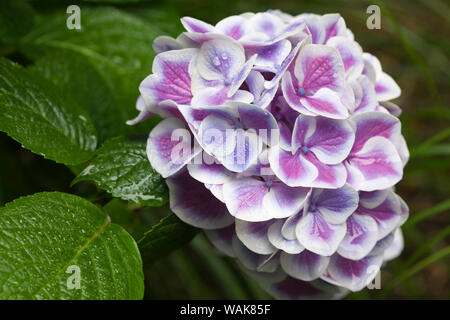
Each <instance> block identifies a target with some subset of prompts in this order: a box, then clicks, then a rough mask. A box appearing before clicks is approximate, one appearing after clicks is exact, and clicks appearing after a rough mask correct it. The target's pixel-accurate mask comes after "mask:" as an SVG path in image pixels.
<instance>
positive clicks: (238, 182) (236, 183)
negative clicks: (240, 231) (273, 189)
mask: <svg viewBox="0 0 450 320" xmlns="http://www.w3.org/2000/svg"><path fill="white" fill-rule="evenodd" d="M267 192H268V190H267V185H266V183H265V182H263V181H259V180H256V179H254V178H242V179H235V180H231V181H228V182H226V183H225V184H224V185H223V195H224V199H225V203H226V205H227V208H228V210H229V211H230V213H231V215H233V216H234V217H236V218H238V219H241V220H245V221H251V222H258V221H267V220H270V219H271V214H270V213H269V212H266V210H265V209H264V206H263V199H264V196H265V195H266V194H267Z"/></svg>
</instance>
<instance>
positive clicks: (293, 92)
mask: <svg viewBox="0 0 450 320" xmlns="http://www.w3.org/2000/svg"><path fill="white" fill-rule="evenodd" d="M292 77H293V76H292V75H291V73H290V72H286V73H285V74H284V76H283V78H282V80H281V90H282V91H283V96H284V98H285V99H286V102H287V103H288V104H289V106H291V108H292V109H294V110H296V111H298V112H300V113H301V114H304V115H308V116H315V115H316V113H314V112H311V111H309V110H308V109H306V108H305V106H303V104H302V103H301V101H300V99H301V98H302V96H300V95H299V94H298V88H295V86H294V83H293V80H292Z"/></svg>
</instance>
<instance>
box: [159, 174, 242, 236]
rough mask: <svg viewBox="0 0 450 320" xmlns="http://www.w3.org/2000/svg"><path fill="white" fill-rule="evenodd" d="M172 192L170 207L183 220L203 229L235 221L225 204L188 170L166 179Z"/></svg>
mask: <svg viewBox="0 0 450 320" xmlns="http://www.w3.org/2000/svg"><path fill="white" fill-rule="evenodd" d="M166 183H167V186H168V187H169V192H170V209H171V210H172V211H173V212H174V213H175V214H176V215H177V217H178V218H180V219H181V220H182V221H183V222H185V223H187V224H190V225H192V226H194V227H197V228H202V229H207V230H210V229H221V228H224V227H227V226H229V225H230V224H232V223H233V222H234V219H233V217H232V216H231V215H230V213H229V212H228V210H227V208H226V206H225V204H223V203H222V202H220V201H219V200H217V199H216V198H215V197H214V196H213V195H212V194H211V192H209V191H208V189H206V188H205V186H204V185H203V184H202V183H200V182H198V181H196V180H195V179H193V178H192V177H190V176H189V174H188V173H187V172H180V173H179V174H177V175H175V176H173V177H170V178H168V179H167V180H166Z"/></svg>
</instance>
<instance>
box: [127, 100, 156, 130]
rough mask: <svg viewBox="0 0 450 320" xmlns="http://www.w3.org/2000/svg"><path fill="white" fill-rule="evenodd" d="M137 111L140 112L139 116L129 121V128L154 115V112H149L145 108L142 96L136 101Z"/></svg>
mask: <svg viewBox="0 0 450 320" xmlns="http://www.w3.org/2000/svg"><path fill="white" fill-rule="evenodd" d="M136 109H137V110H138V111H139V114H138V116H137V117H136V118H134V119H133V120H128V121H127V125H129V126H133V125H135V124H138V123H140V122H142V121H144V120H145V119H147V118H149V117H151V116H152V115H153V112H151V111H149V110H148V109H147V107H146V106H145V102H144V98H142V96H139V98H138V99H137V101H136Z"/></svg>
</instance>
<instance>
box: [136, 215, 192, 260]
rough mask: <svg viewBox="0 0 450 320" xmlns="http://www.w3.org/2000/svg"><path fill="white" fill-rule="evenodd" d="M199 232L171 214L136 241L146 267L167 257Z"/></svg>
mask: <svg viewBox="0 0 450 320" xmlns="http://www.w3.org/2000/svg"><path fill="white" fill-rule="evenodd" d="M198 232H199V229H196V228H194V227H192V226H190V225H187V224H185V223H184V222H182V221H181V220H180V219H178V218H177V216H176V215H174V214H173V213H171V214H169V215H168V216H167V217H165V218H163V219H161V221H160V222H159V223H157V224H155V225H154V226H153V227H152V228H151V229H150V230H149V231H147V232H145V233H144V235H143V236H142V237H141V238H140V239H139V240H138V246H139V250H140V251H141V255H142V259H143V260H144V263H146V264H147V265H149V264H151V263H153V262H155V261H156V260H158V259H160V258H161V257H164V256H166V255H168V254H169V253H170V252H172V251H174V250H177V249H179V248H181V247H183V246H184V245H186V244H187V243H189V242H190V241H191V240H192V238H193V237H194V236H195V235H196V234H197V233H198Z"/></svg>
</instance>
